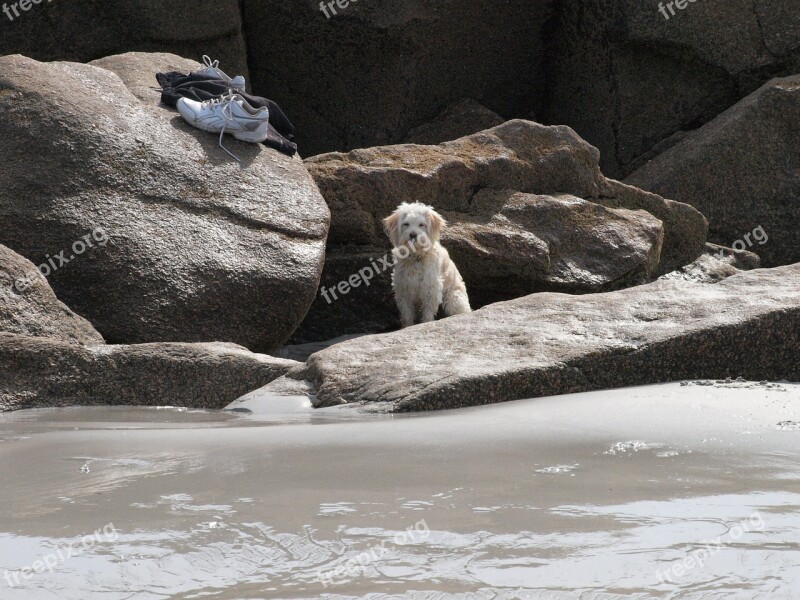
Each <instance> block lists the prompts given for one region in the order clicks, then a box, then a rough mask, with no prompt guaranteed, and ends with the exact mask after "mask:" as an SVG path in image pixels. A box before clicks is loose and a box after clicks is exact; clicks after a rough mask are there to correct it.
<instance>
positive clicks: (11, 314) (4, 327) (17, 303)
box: [0, 246, 104, 369]
mask: <svg viewBox="0 0 800 600" xmlns="http://www.w3.org/2000/svg"><path fill="white" fill-rule="evenodd" d="M0 331H4V332H8V333H16V334H20V335H27V336H32V337H49V338H54V339H58V340H61V341H64V342H70V343H74V344H102V343H104V341H103V336H101V335H100V334H99V333H98V332H97V331H96V330H95V328H94V327H92V324H91V323H89V321H87V320H86V319H84V318H82V317H80V316H79V315H76V314H75V313H74V312H72V311H71V310H70V309H69V307H68V306H67V305H66V304H64V303H63V302H60V301H59V300H58V298H56V295H55V294H54V293H53V290H52V289H51V288H50V286H49V285H48V283H47V280H46V279H45V278H44V276H42V275H41V274H40V273H39V270H38V269H37V268H36V266H35V265H34V264H33V263H32V262H30V261H29V260H27V259H26V258H23V257H22V256H20V255H19V254H17V253H16V252H12V251H11V250H9V249H8V248H6V247H5V246H0ZM4 366H5V365H0V369H2V368H3V367H4Z"/></svg>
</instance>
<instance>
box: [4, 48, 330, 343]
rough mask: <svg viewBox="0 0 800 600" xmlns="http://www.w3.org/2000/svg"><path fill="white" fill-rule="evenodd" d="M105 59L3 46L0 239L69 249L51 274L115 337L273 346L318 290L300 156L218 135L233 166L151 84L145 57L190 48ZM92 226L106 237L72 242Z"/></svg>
mask: <svg viewBox="0 0 800 600" xmlns="http://www.w3.org/2000/svg"><path fill="white" fill-rule="evenodd" d="M100 64H103V65H104V66H105V67H107V69H104V68H100V67H97V66H93V65H81V64H76V63H39V62H36V61H34V60H31V59H28V58H24V57H21V56H9V57H4V58H0V111H2V113H3V119H2V120H1V121H0V155H2V156H3V157H4V159H3V160H4V164H3V169H0V223H2V228H0V243H3V244H5V245H7V246H8V247H10V248H11V249H13V250H15V251H16V252H18V253H20V254H22V255H23V256H25V257H26V258H29V259H31V260H32V261H33V262H34V263H35V264H37V265H38V264H40V263H41V262H42V261H43V260H44V259H45V258H46V255H50V256H56V255H58V254H59V253H60V252H61V251H64V255H63V256H64V257H65V258H66V259H67V260H68V264H61V265H59V268H58V269H57V270H55V271H54V272H53V273H52V274H50V276H49V281H50V283H51V285H52V287H53V289H54V290H55V291H56V293H57V294H58V296H59V298H60V299H62V300H63V301H64V302H65V303H66V304H68V305H69V306H70V307H72V308H73V309H74V310H75V311H76V312H78V313H79V314H81V315H83V316H85V317H86V318H87V319H89V320H90V321H91V322H92V324H93V325H94V326H95V327H96V328H97V329H98V330H99V331H100V332H101V333H102V334H103V336H104V337H105V338H106V339H107V340H109V341H110V342H112V343H140V342H154V341H182V342H195V341H198V342H206V341H223V342H234V343H238V344H241V345H243V346H246V347H248V348H250V349H252V350H257V351H269V350H272V349H274V348H277V347H279V346H280V345H282V344H283V343H284V342H285V341H286V340H287V339H288V337H289V336H290V335H291V333H292V331H293V330H294V329H295V327H296V326H297V324H298V323H299V322H300V321H301V320H302V319H303V317H304V316H305V314H306V312H307V310H308V307H309V306H310V304H311V302H312V300H313V298H314V295H315V293H316V290H317V285H318V283H319V277H320V273H321V270H322V264H323V259H324V245H325V238H326V235H327V229H328V220H329V212H328V208H327V206H326V205H325V202H324V200H323V198H322V196H321V195H320V194H319V191H318V189H317V187H316V186H315V185H314V182H313V180H312V179H311V177H310V176H309V174H308V172H307V171H306V169H305V167H304V166H303V163H302V161H301V160H300V159H299V158H297V157H293V158H290V157H287V156H284V155H282V154H280V153H278V152H276V151H275V150H271V149H269V148H267V147H265V146H262V145H255V144H245V143H242V142H237V141H235V140H233V139H228V140H226V144H227V146H228V147H229V148H230V149H231V150H232V151H233V152H235V153H237V154H238V155H239V156H240V157H241V158H242V164H241V165H240V164H238V163H236V162H235V161H234V160H233V159H232V158H230V157H229V156H228V155H227V154H225V153H224V152H223V151H222V149H220V148H219V147H218V145H217V143H218V141H217V137H216V136H215V135H213V134H209V133H205V132H202V131H199V130H196V129H194V128H192V127H191V126H189V125H188V124H186V123H184V122H183V120H182V119H181V118H180V116H179V115H177V113H175V112H173V111H170V110H167V109H166V108H164V107H161V106H159V105H158V101H159V95H158V92H156V91H153V90H150V96H147V95H146V92H147V88H148V87H149V86H152V85H154V83H153V82H154V79H153V72H154V71H156V70H161V69H163V68H170V67H174V66H180V65H186V64H191V63H188V61H185V60H182V59H180V58H178V57H175V56H168V55H167V56H165V55H146V56H142V55H136V54H130V55H124V56H120V57H114V58H109V59H104V60H103V61H101V63H100ZM108 69H113V70H114V71H116V73H115V72H112V71H110V70H108ZM118 74H120V75H118ZM120 77H122V79H121V78H120ZM123 80H124V82H125V83H123ZM126 84H127V85H128V86H130V89H129V87H126ZM132 91H133V92H132ZM136 94H138V97H137V95H136ZM98 231H100V232H102V235H101V236H100V237H105V238H106V240H107V241H106V243H105V244H104V245H102V246H101V245H99V244H97V243H95V244H94V245H93V246H92V247H89V248H83V250H84V251H83V252H82V253H77V252H76V251H75V243H76V242H77V241H80V240H82V239H85V236H87V235H90V237H91V236H92V234H93V232H94V233H95V234H96V233H97V232H98ZM94 239H97V236H95V237H94ZM78 249H82V248H81V247H80V246H78ZM71 256H74V258H70V257H71Z"/></svg>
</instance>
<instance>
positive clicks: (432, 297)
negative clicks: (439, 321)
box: [421, 280, 442, 323]
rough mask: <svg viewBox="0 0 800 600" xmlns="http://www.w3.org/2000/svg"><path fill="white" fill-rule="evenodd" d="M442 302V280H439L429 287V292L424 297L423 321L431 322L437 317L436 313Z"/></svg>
mask: <svg viewBox="0 0 800 600" xmlns="http://www.w3.org/2000/svg"><path fill="white" fill-rule="evenodd" d="M441 304H442V282H441V280H437V281H436V282H435V283H433V284H432V285H431V286H430V287H429V288H428V292H427V293H426V294H425V295H424V297H423V298H422V321H421V323H430V322H431V321H433V320H434V319H435V318H436V313H437V312H439V306H440V305H441Z"/></svg>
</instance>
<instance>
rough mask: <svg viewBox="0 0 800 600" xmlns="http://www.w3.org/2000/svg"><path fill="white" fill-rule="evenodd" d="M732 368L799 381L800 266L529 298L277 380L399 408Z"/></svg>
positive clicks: (715, 373)
mask: <svg viewBox="0 0 800 600" xmlns="http://www.w3.org/2000/svg"><path fill="white" fill-rule="evenodd" d="M739 376H741V377H744V378H747V379H752V380H762V379H769V380H773V381H774V380H780V379H788V380H790V381H798V380H800V263H798V264H795V265H791V266H786V267H779V268H775V269H758V270H754V271H748V272H743V273H740V274H737V275H734V276H732V277H729V278H728V279H725V280H724V281H722V282H720V283H717V284H713V285H710V284H703V283H695V282H692V281H685V280H659V281H656V282H654V283H651V284H648V285H643V286H639V287H634V288H629V289H625V290H620V291H614V292H609V293H604V294H593V295H588V296H570V295H566V294H557V293H543V294H534V295H531V296H527V297H524V298H519V299H517V300H512V301H509V302H503V303H498V304H494V305H490V306H487V307H485V308H483V309H481V310H479V311H476V312H474V313H472V314H470V315H461V316H457V317H452V318H449V319H444V320H441V321H436V322H434V323H429V324H424V325H419V326H416V327H412V328H409V329H405V330H402V331H398V332H395V333H390V334H385V335H374V336H366V337H361V338H358V339H355V340H351V341H348V342H344V343H341V344H338V345H336V346H333V347H331V348H328V349H326V350H323V351H321V352H318V353H316V354H314V355H312V356H311V357H310V358H309V360H308V361H307V362H306V363H305V365H303V366H302V367H298V368H296V369H292V370H291V371H289V373H288V374H287V375H286V376H285V377H288V378H290V379H295V380H302V381H306V382H308V383H309V385H310V387H311V390H312V393H311V394H310V396H311V399H312V402H313V404H314V406H315V407H328V406H335V405H340V404H360V405H364V406H366V407H367V408H368V409H369V410H378V411H386V412H409V411H425V410H441V409H451V408H459V407H466V406H473V405H482V404H492V403H497V402H505V401H509V400H518V399H523V398H535V397H540V396H550V395H556V394H568V393H574V392H584V391H591V390H599V389H609V388H617V387H623V386H635V385H646V384H651V383H657V382H666V381H676V380H682V379H708V378H712V379H716V378H726V377H733V378H735V377H739ZM286 384H287V382H286V381H285V380H284V378H281V379H278V380H276V381H275V382H273V383H272V384H270V385H268V386H266V387H265V388H262V390H260V392H258V393H256V394H250V395H249V398H250V399H252V398H253V397H256V396H258V395H259V394H263V395H264V396H269V395H271V394H274V393H276V392H277V393H278V394H279V395H280V393H281V391H282V390H285V389H286Z"/></svg>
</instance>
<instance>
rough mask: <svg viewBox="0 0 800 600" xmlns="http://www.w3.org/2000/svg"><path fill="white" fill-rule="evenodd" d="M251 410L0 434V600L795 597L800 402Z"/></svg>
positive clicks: (103, 416) (688, 396)
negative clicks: (402, 411)
mask: <svg viewBox="0 0 800 600" xmlns="http://www.w3.org/2000/svg"><path fill="white" fill-rule="evenodd" d="M249 408H250V409H251V410H253V411H254V413H255V414H252V415H248V414H240V413H236V414H233V413H213V412H202V411H187V410H180V409H170V408H164V409H133V408H102V407H100V408H86V409H80V408H73V409H50V410H37V411H24V412H18V413H13V414H5V415H0V469H1V470H0V474H1V475H2V482H3V483H2V486H0V506H2V508H3V510H2V512H1V513H0V599H3V600H5V599H10V600H16V599H17V598H19V599H20V600H28V599H30V600H47V599H50V598H53V599H59V600H64V599H76V600H78V599H80V600H86V599H94V598H98V599H107V600H118V599H119V600H122V599H126V600H150V599H154V600H155V599H165V598H174V599H178V598H180V599H189V598H198V599H199V598H203V599H205V598H213V599H226V600H233V599H256V598H319V597H329V598H376V599H377V598H386V597H396V598H400V597H402V598H436V599H443V598H475V599H478V598H480V599H484V598H485V599H489V598H558V599H561V598H581V599H587V598H588V599H594V598H598V599H600V598H602V599H612V598H704V599H705V598H711V599H717V598H719V599H722V598H725V599H728V598H748V599H750V598H770V599H779V598H795V597H797V590H799V589H800V461H798V459H800V384H787V383H783V384H769V385H762V384H755V383H741V382H739V383H736V382H734V383H717V384H708V383H699V382H695V383H688V384H684V385H682V384H680V383H674V384H666V385H659V386H647V387H640V388H630V389H626V390H613V391H604V392H592V393H586V394H575V395H571V396H560V397H553V398H541V399H537V400H526V401H519V402H512V403H508V404H503V405H494V406H485V407H480V408H474V409H465V410H458V411H450V412H443V413H435V414H416V415H408V416H387V415H360V414H358V413H356V412H354V411H353V410H341V409H326V410H324V411H311V409H310V408H309V407H308V406H307V402H306V401H305V400H304V399H292V398H284V399H281V400H280V401H275V402H272V403H261V404H260V405H258V406H250V407H249ZM93 532H98V533H97V535H95V534H94V533H93ZM86 535H90V536H93V537H92V538H89V543H87V546H86V547H85V548H82V547H81V546H82V543H83V542H84V541H86V538H84V537H83V536H86ZM71 544H73V546H72V552H73V555H72V556H68V554H69V551H70V545H71ZM78 550H80V552H79V553H78ZM36 561H42V562H41V563H40V564H39V566H42V565H44V564H45V562H49V563H51V564H53V563H55V564H53V566H52V570H51V569H50V568H48V567H47V566H46V565H45V568H39V569H37V568H36V567H35V566H34V565H36ZM25 567H31V568H34V569H35V570H36V571H39V572H30V571H24V572H23V571H21V569H23V568H25ZM337 569H338V570H337ZM23 573H25V574H27V575H28V577H27V578H26V577H25V576H24V575H23ZM15 578H16V579H15Z"/></svg>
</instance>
